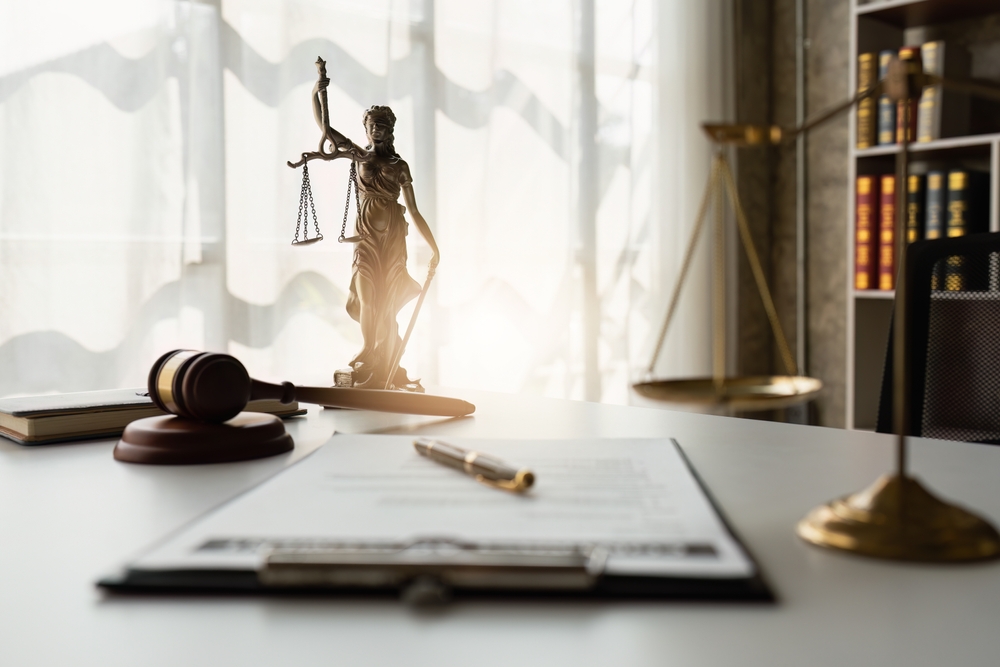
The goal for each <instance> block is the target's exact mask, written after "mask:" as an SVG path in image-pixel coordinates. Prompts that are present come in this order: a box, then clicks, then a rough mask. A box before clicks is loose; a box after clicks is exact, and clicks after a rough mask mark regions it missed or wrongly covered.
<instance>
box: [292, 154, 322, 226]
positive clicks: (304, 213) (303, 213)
mask: <svg viewBox="0 0 1000 667" xmlns="http://www.w3.org/2000/svg"><path fill="white" fill-rule="evenodd" d="M307 202H308V204H309V206H308V208H307V207H306V203H307ZM310 212H311V213H312V219H313V226H314V227H315V229H316V236H315V237H314V238H312V239H310V238H309V213H310ZM303 217H304V218H305V224H303ZM300 230H301V232H302V240H301V241H300V240H299V231H300ZM322 240H323V233H322V232H321V231H319V218H318V217H317V216H316V204H315V203H314V202H313V194H312V183H311V182H310V180H309V165H308V163H305V164H303V165H302V192H301V193H300V194H299V214H298V216H297V217H296V218H295V238H294V239H292V245H299V244H300V243H301V244H309V243H315V242H316V241H322Z"/></svg>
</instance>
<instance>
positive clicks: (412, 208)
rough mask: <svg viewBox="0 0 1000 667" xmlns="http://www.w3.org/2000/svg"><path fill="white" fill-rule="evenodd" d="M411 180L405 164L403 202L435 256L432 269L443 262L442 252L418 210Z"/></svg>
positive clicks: (402, 179)
mask: <svg viewBox="0 0 1000 667" xmlns="http://www.w3.org/2000/svg"><path fill="white" fill-rule="evenodd" d="M412 180H413V179H411V178H410V168H409V166H407V164H406V163H405V162H404V163H403V171H402V174H401V179H400V189H401V190H402V191H403V201H405V202H406V210H408V211H409V212H410V217H411V218H413V224H414V225H416V226H417V231H419V232H420V235H421V236H423V237H424V240H425V241H427V245H429V246H430V247H431V250H432V251H433V252H434V255H433V256H432V257H431V267H436V266H437V265H438V262H439V261H440V260H441V251H439V250H438V245H437V241H435V240H434V234H432V233H431V228H430V226H429V225H428V224H427V221H426V220H424V216H422V215H421V214H420V209H418V208H417V198H416V197H415V196H414V194H413V183H412Z"/></svg>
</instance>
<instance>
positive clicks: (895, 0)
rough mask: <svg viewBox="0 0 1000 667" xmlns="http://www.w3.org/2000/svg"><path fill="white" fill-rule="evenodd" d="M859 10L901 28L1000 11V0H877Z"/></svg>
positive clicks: (858, 10) (859, 7) (856, 10)
mask: <svg viewBox="0 0 1000 667" xmlns="http://www.w3.org/2000/svg"><path fill="white" fill-rule="evenodd" d="M855 13H856V14H857V16H859V17H861V16H864V17H867V18H873V19H876V20H878V21H881V22H883V23H888V24H891V25H894V26H897V27H899V28H912V27H914V26H919V25H927V24H929V23H949V22H951V21H959V20H962V19H970V18H976V17H977V16H986V15H988V14H996V13H1000V0H875V1H874V2H869V3H867V4H864V5H859V6H857V7H856V8H855Z"/></svg>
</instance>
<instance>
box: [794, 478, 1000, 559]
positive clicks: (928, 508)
mask: <svg viewBox="0 0 1000 667" xmlns="http://www.w3.org/2000/svg"><path fill="white" fill-rule="evenodd" d="M798 534H799V537H801V538H802V539H804V540H806V541H807V542H812V543H813V544H816V545H819V546H823V547H830V548H833V549H842V550H844V551H851V552H854V553H857V554H861V555H864V556H871V557H873V558H885V559H889V560H909V561H924V562H936V563H948V562H960V561H976V560H989V559H993V558H997V557H1000V534H998V533H997V531H996V529H995V528H994V527H993V526H992V525H990V524H989V523H988V522H986V521H985V520H983V519H981V518H980V517H978V516H976V515H975V514H972V513H971V512H968V511H966V510H964V509H962V508H960V507H956V506H955V505H951V504H949V503H946V502H945V501H943V500H941V499H940V498H938V497H936V496H935V495H933V494H932V493H930V492H929V491H928V490H927V489H925V488H924V486H923V485H922V484H921V483H920V482H918V481H917V480H916V479H914V478H912V477H903V478H901V477H899V476H896V475H891V476H890V475H885V476H883V477H881V478H880V479H879V480H878V481H876V482H875V483H874V484H873V485H872V486H870V487H869V488H867V489H865V490H864V491H862V492H860V493H855V494H854V495H850V496H845V497H843V498H840V499H838V500H834V501H832V502H830V503H827V504H826V505H821V506H819V507H817V508H816V509H814V510H813V511H811V512H810V513H809V514H808V515H806V517H805V518H804V519H802V521H800V522H799V525H798Z"/></svg>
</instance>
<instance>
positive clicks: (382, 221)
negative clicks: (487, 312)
mask: <svg viewBox="0 0 1000 667" xmlns="http://www.w3.org/2000/svg"><path fill="white" fill-rule="evenodd" d="M358 166H359V169H358V190H359V191H360V192H361V211H360V214H359V215H358V222H357V234H358V235H359V236H362V237H363V239H362V240H361V241H359V242H358V243H357V244H356V245H355V249H354V264H353V274H352V277H351V290H350V294H349V296H348V297H347V312H348V314H349V315H350V316H351V318H352V319H354V320H355V321H357V322H360V323H361V325H362V331H361V332H362V334H363V335H364V341H365V345H364V348H362V350H361V352H359V353H358V355H357V356H356V357H354V359H353V360H352V361H351V366H352V367H353V368H354V369H355V371H356V373H355V377H354V381H355V384H356V385H361V386H366V387H369V388H375V389H381V388H382V386H381V385H383V384H384V383H385V378H386V377H387V375H388V373H389V371H390V368H389V367H390V365H391V364H392V361H393V357H394V355H395V353H396V350H397V349H398V347H399V345H400V344H401V343H402V341H401V339H400V337H399V331H398V329H399V325H398V324H397V322H396V316H397V314H398V313H399V310H400V309H401V308H402V307H403V306H404V305H405V304H406V302H408V301H409V300H411V299H412V298H414V297H415V296H417V295H418V294H419V293H420V285H419V284H418V283H417V282H416V281H415V280H414V279H413V278H412V277H410V274H409V273H407V271H406V231H407V223H406V219H405V218H404V217H403V212H404V211H405V210H406V209H405V208H404V207H403V206H401V205H400V204H399V202H398V201H397V200H398V199H399V191H400V187H401V186H403V185H408V184H409V183H410V180H409V171H408V169H407V168H406V165H405V163H404V162H403V161H402V160H397V161H396V162H391V161H387V160H384V159H376V160H371V161H367V162H361V163H360V164H359V165H358ZM359 280H367V281H369V282H370V283H371V285H372V290H371V291H372V292H373V293H374V298H373V301H374V302H373V303H371V304H369V303H368V302H367V301H366V302H365V303H364V304H363V306H362V302H361V299H360V297H359V295H358V281H359ZM362 307H364V308H371V309H372V310H373V314H374V317H373V318H372V320H373V321H372V322H371V323H369V326H368V327H367V328H368V329H369V330H368V331H366V330H365V329H366V322H365V321H363V319H362V313H361V309H362ZM366 319H367V318H366ZM405 383H406V371H405V370H403V369H400V370H399V372H397V373H396V375H395V378H394V380H393V384H395V385H396V386H401V385H402V384H405ZM374 385H379V386H374Z"/></svg>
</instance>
